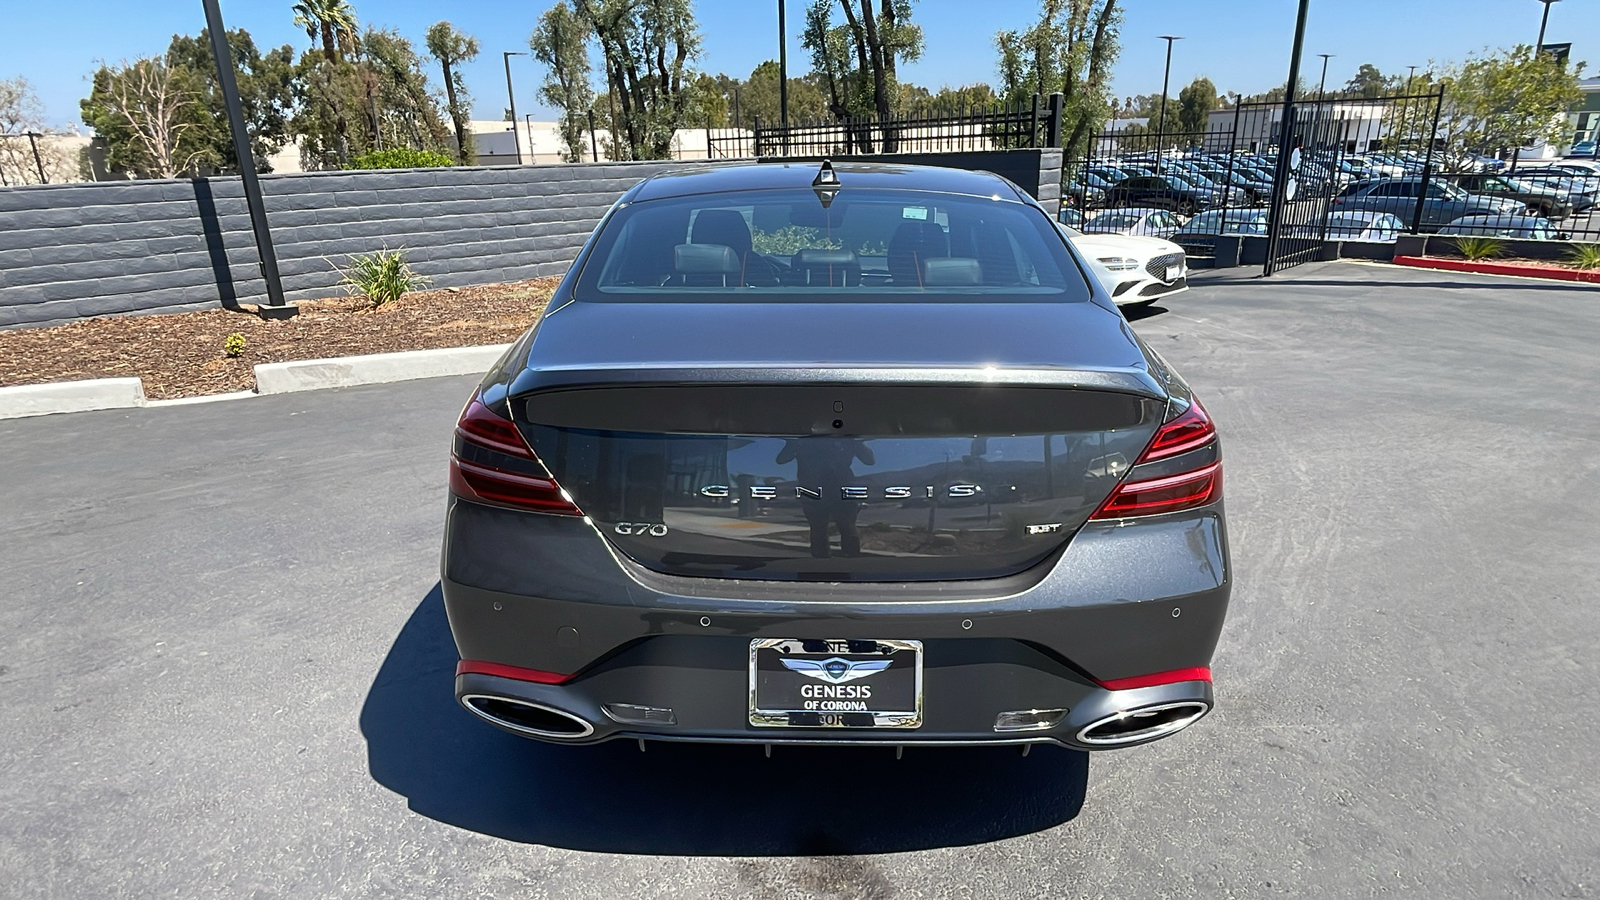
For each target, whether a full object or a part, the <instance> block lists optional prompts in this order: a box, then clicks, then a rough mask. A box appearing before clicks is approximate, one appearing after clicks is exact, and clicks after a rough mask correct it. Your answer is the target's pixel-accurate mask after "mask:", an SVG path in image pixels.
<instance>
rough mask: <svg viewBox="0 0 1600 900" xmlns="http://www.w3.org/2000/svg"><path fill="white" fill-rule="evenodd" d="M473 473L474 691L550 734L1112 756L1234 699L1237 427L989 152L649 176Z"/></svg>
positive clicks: (461, 677) (538, 353)
mask: <svg viewBox="0 0 1600 900" xmlns="http://www.w3.org/2000/svg"><path fill="white" fill-rule="evenodd" d="M450 494H451V496H450V503H449V510H448V514H447V519H446V526H445V539H444V552H443V574H442V581H443V592H444V599H445V605H446V609H447V610H448V613H449V619H450V627H451V630H452V632H453V633H454V636H455V640H456V645H457V648H458V649H459V650H460V654H461V662H460V664H459V666H458V668H457V670H456V681H455V691H456V697H457V698H458V699H459V700H460V702H461V703H462V704H463V705H464V706H465V707H466V708H467V709H468V710H470V711H472V712H473V713H475V714H476V715H478V716H479V717H481V718H483V719H485V720H487V721H488V722H490V723H492V724H493V725H496V726H498V727H500V728H503V729H506V730H508V731H511V732H514V733H516V734H520V735H525V736H528V737H534V738H539V739H543V740H548V741H558V742H565V743H593V742H598V741H604V740H609V739H612V738H627V739H637V740H640V741H643V740H647V739H648V740H692V741H737V742H747V743H754V744H766V745H769V749H770V745H771V744H784V743H826V744H836V743H852V744H868V743H874V744H884V745H891V746H903V745H913V744H968V745H979V744H1031V743H1036V742H1051V743H1056V744H1060V745H1063V746H1066V747H1072V748H1079V749H1096V748H1109V747H1124V746H1129V745H1133V744H1139V743H1143V742H1147V741H1152V740H1156V739H1158V738H1162V737H1166V736H1168V735H1171V734H1174V733H1176V732H1178V731H1180V730H1182V729H1184V728H1186V727H1187V726H1189V725H1191V724H1193V723H1194V722H1196V721H1197V720H1199V719H1200V718H1201V717H1203V716H1204V715H1205V714H1206V713H1207V712H1209V711H1210V710H1211V706H1212V702H1213V700H1212V688H1211V669H1210V664H1211V656H1212V653H1213V651H1214V650H1215V648H1216V644H1217V639H1218V635H1219V633H1220V632H1221V629H1222V622H1223V617H1224V615H1225V614H1226V612H1227V606H1228V593H1229V589H1230V577H1231V573H1230V571H1229V559H1228V543H1227V532H1226V528H1225V525H1224V517H1223V504H1222V451H1221V447H1220V444H1219V442H1218V438H1217V432H1216V429H1215V428H1214V427H1213V425H1212V422H1211V418H1210V416H1208V415H1207V413H1206V410H1205V408H1204V407H1202V406H1201V405H1200V401H1199V400H1198V399H1197V398H1196V397H1195V396H1194V394H1193V393H1192V392H1191V391H1190V390H1189V387H1188V386H1187V385H1186V384H1185V383H1184V381H1183V379H1182V378H1181V377H1179V376H1178V374H1177V373H1176V372H1174V371H1173V370H1172V369H1171V367H1169V366H1168V365H1167V364H1166V363H1165V362H1164V361H1163V360H1162V359H1161V357H1160V356H1159V355H1157V354H1156V353H1155V351H1154V350H1152V349H1151V348H1150V347H1149V346H1147V345H1146V344H1145V343H1143V342H1142V341H1141V340H1140V339H1139V337H1138V336H1137V335H1135V334H1134V333H1133V331H1132V330H1131V329H1130V328H1129V327H1128V323H1127V321H1126V320H1124V319H1123V317H1122V315H1121V314H1120V313H1118V312H1117V309H1116V306H1115V305H1113V303H1112V301H1111V298H1110V297H1108V296H1107V295H1106V293H1105V290H1104V289H1103V288H1102V287H1101V286H1100V284H1099V281H1098V280H1097V279H1096V278H1095V277H1094V276H1093V275H1092V274H1090V273H1089V270H1088V267H1087V265H1086V264H1085V261H1084V260H1083V259H1081V258H1080V257H1079V256H1078V255H1077V253H1076V252H1075V251H1074V250H1073V249H1072V247H1071V246H1070V245H1069V244H1068V243H1067V241H1066V240H1065V239H1064V238H1063V237H1062V235H1061V233H1060V231H1058V230H1057V229H1056V227H1055V224H1054V222H1052V220H1051V217H1050V216H1049V214H1047V213H1046V212H1045V211H1044V209H1042V208H1041V207H1040V206H1039V205H1038V204H1037V203H1035V202H1034V201H1033V200H1032V199H1030V198H1029V197H1028V196H1027V195H1025V194H1023V193H1022V192H1021V191H1019V190H1018V189H1017V188H1016V186H1014V185H1013V184H1011V183H1010V182H1008V181H1006V180H1004V179H1002V178H999V177H997V176H994V175H990V174H987V173H980V172H966V171H955V170H948V169H937V168H921V167H914V166H904V165H896V164H886V163H862V164H857V163H851V164H840V165H839V166H837V167H834V166H832V165H830V164H828V163H826V162H824V163H822V164H821V165H820V166H819V165H817V164H813V163H807V164H761V165H744V166H728V167H706V168H696V169H693V170H687V171H682V172H675V173H672V174H664V175H657V176H655V177H653V178H650V179H649V180H647V181H645V182H643V183H641V184H639V185H638V186H636V187H634V188H633V189H632V190H630V191H628V193H627V194H626V195H625V196H624V197H622V199H621V200H619V201H618V202H617V203H616V205H615V206H613V207H612V208H611V210H610V211H609V212H608V213H607V214H606V216H605V218H604V219H603V220H602V221H601V223H600V224H599V226H598V227H597V228H596V229H595V231H594V234H593V235H592V236H591V237H590V239H589V241H588V243H587V244H586V245H585V246H584V248H583V250H582V252H581V253H580V254H579V256H578V258H577V260H576V261H575V262H574V263H573V265H572V268H571V271H570V272H569V273H568V274H567V276H566V278H565V279H564V280H563V281H562V283H561V286H560V287H559V288H558V289H557V290H556V292H555V295H554V297H553V298H552V299H551V301H550V304H549V309H548V311H547V312H546V313H545V315H544V317H543V319H542V320H541V321H540V322H539V324H538V325H537V326H536V327H534V328H533V329H532V330H530V331H529V332H528V333H527V334H525V335H523V336H522V337H521V338H520V339H519V340H518V341H517V342H516V343H515V344H513V345H512V347H511V349H510V350H509V351H507V353H506V354H505V356H504V357H503V358H502V359H501V360H500V362H499V363H498V364H497V365H496V366H495V368H494V370H493V371H491V372H490V373H489V374H488V375H487V376H486V377H485V378H484V380H483V382H482V384H481V385H480V386H479V387H478V389H477V390H476V392H475V393H474V394H473V396H472V398H471V400H470V401H469V402H468V403H467V405H466V408H465V409H464V410H463V412H462V414H461V418H460V421H459V423H458V424H457V426H456V432H455V445H454V452H453V455H452V458H451V460H450ZM641 746H642V744H641Z"/></svg>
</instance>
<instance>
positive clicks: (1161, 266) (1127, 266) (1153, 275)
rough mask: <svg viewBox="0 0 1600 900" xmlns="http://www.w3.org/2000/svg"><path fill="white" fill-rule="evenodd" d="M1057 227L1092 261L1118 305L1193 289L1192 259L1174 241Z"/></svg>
mask: <svg viewBox="0 0 1600 900" xmlns="http://www.w3.org/2000/svg"><path fill="white" fill-rule="evenodd" d="M1057 227H1058V228H1060V229H1061V232H1062V233H1063V234H1065V235H1066V236H1067V240H1068V241H1071V242H1072V246H1074V247H1077V248H1078V252H1079V253H1082V254H1083V255H1084V257H1086V258H1087V259H1088V260H1089V263H1090V265H1091V266H1092V267H1093V268H1094V270H1095V274H1096V275H1098V276H1099V277H1100V281H1101V283H1102V284H1104V285H1105V287H1106V290H1107V291H1110V292H1111V299H1112V300H1114V301H1115V302H1116V304H1117V305H1118V306H1148V305H1149V304H1151V303H1154V302H1155V301H1157V300H1159V299H1161V298H1162V297H1170V296H1172V295H1173V294H1178V293H1182V292H1183V291H1186V290H1188V289H1189V265H1188V259H1187V258H1186V257H1185V256H1184V253H1183V248H1182V247H1179V246H1178V245H1177V244H1174V243H1173V242H1171V241H1168V240H1163V239H1161V238H1155V237H1140V236H1135V235H1123V234H1084V233H1083V232H1081V231H1079V230H1077V229H1076V228H1070V227H1068V226H1066V225H1058V226H1057Z"/></svg>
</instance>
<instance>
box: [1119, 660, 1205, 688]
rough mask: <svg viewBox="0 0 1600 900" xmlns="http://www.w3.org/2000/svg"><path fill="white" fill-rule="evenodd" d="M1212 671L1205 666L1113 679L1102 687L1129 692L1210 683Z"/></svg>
mask: <svg viewBox="0 0 1600 900" xmlns="http://www.w3.org/2000/svg"><path fill="white" fill-rule="evenodd" d="M1210 680H1211V670H1210V669H1209V668H1206V667H1204V666H1198V667H1196V668H1193V669H1173V670H1172V671H1170V672H1156V673H1154V674H1151V675H1134V676H1133V677H1131V678H1113V679H1111V680H1109V681H1102V682H1100V686H1101V687H1103V688H1105V689H1106V690H1109V691H1127V690H1132V689H1133V688H1144V687H1155V686H1157V685H1162V684H1177V683H1178V682H1180V681H1210Z"/></svg>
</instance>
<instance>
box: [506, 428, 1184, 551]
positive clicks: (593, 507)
mask: <svg viewBox="0 0 1600 900" xmlns="http://www.w3.org/2000/svg"><path fill="white" fill-rule="evenodd" d="M1152 427H1153V426H1148V425H1145V424H1142V423H1141V424H1140V425H1137V426H1134V427H1128V428H1114V429H1109V430H1104V431H1092V432H1069V433H1061V434H1030V435H979V436H974V437H898V436H897V437H844V436H837V437H836V436H831V435H818V436H804V437H766V436H748V435H745V436H717V435H665V434H640V433H633V432H614V431H592V430H580V429H569V428H556V427H551V426H542V425H536V426H531V427H529V428H528V432H529V437H530V440H531V442H532V444H533V446H534V449H535V451H536V452H538V453H539V455H540V457H541V458H542V459H543V460H544V461H545V463H546V465H547V466H549V468H550V470H551V474H553V475H554V476H555V478H556V480H557V481H559V482H560V483H561V485H562V486H563V487H565V488H566V489H567V491H568V492H569V493H570V494H571V495H572V496H573V499H574V500H575V501H576V502H577V504H578V506H579V507H580V508H582V509H583V511H584V512H585V513H586V514H587V515H588V516H589V517H590V518H591V519H592V520H593V521H594V522H595V524H596V526H597V527H598V528H600V530H601V531H602V533H603V534H605V536H606V537H607V539H609V540H611V541H612V542H613V543H615V544H616V545H617V547H618V548H620V549H621V550H622V551H623V552H625V553H627V554H628V555H629V556H631V557H633V558H634V559H636V560H638V561H639V562H640V563H642V564H644V565H646V566H649V567H650V568H653V569H657V570H659V571H664V572H670V573H674V574H681V575H698V576H709V577H733V578H765V579H799V580H819V581H820V580H827V581H849V580H863V581H872V580H928V579H948V578H982V577H996V576H999V575H1003V574H1009V573H1012V572H1016V571H1020V570H1021V569H1023V568H1026V567H1027V566H1029V565H1032V564H1033V563H1035V562H1037V561H1039V560H1040V559H1042V558H1043V557H1044V556H1045V555H1047V554H1049V553H1050V552H1051V551H1053V550H1054V549H1056V548H1057V547H1059V546H1060V545H1061V544H1062V543H1064V542H1065V541H1067V540H1068V539H1070V538H1071V536H1072V534H1073V533H1074V532H1076V530H1077V529H1078V528H1079V527H1080V526H1081V525H1082V524H1083V522H1084V521H1085V520H1087V518H1088V516H1089V514H1090V513H1091V512H1092V511H1093V510H1094V509H1095V507H1096V506H1098V505H1099V504H1100V502H1101V501H1102V500H1104V498H1105V497H1106V495H1107V494H1108V493H1109V492H1110V491H1111V488H1112V487H1113V485H1114V484H1115V483H1116V482H1117V481H1118V480H1119V479H1120V478H1121V477H1122V475H1123V474H1124V473H1125V472H1126V470H1127V467H1128V466H1129V465H1130V463H1131V461H1132V460H1133V459H1135V458H1137V456H1138V454H1139V451H1140V450H1141V449H1142V448H1143V446H1144V444H1145V443H1146V442H1147V441H1148V439H1149V436H1150V432H1151V429H1152ZM641 526H644V527H641Z"/></svg>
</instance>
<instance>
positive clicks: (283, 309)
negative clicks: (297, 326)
mask: <svg viewBox="0 0 1600 900" xmlns="http://www.w3.org/2000/svg"><path fill="white" fill-rule="evenodd" d="M203 5H204V7H205V13H206V32H207V33H208V34H209V35H210V36H211V56H212V58H214V59H215V60H216V62H217V87H219V88H220V89H221V90H222V103H223V106H225V107H227V111H228V129H229V131H231V132H232V133H233V155H234V158H235V159H237V160H238V162H239V186H240V188H242V189H243V191H244V205H245V209H247V210H248V211H249V212H250V231H251V233H252V234H253V235H254V236H255V239H256V256H257V257H258V260H259V262H260V264H261V280H262V282H264V283H265V285H266V289H267V302H266V303H258V304H256V314H257V315H259V316H261V317H262V318H263V319H287V318H289V317H290V316H293V315H296V314H298V313H299V311H300V308H299V307H297V306H294V305H292V304H289V303H285V302H284V299H283V279H282V278H280V277H279V275H278V253H277V251H276V250H275V249H273V246H272V231H271V230H270V229H269V228H268V227H267V205H266V202H265V201H264V200H263V199H262V196H261V181H260V179H258V178H257V177H256V161H255V157H254V156H253V155H252V154H251V152H250V135H249V134H248V133H246V132H245V126H244V107H243V106H242V105H241V103H240V101H239V80H238V78H237V77H235V74H234V71H233V50H232V49H231V48H230V47H229V46H228V32H227V29H226V28H225V27H224V26H223V24H222V7H221V6H219V5H218V4H217V0H203Z"/></svg>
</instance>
